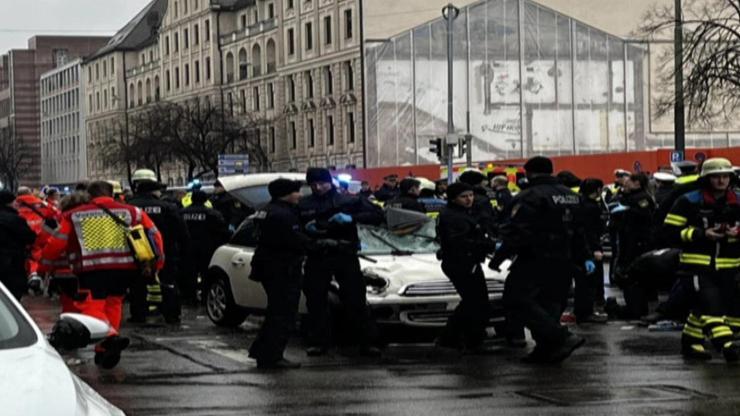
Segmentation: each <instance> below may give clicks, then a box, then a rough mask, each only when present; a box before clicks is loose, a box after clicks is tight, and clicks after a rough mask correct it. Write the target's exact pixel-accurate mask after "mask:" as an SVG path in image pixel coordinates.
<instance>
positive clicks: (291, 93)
mask: <svg viewBox="0 0 740 416" xmlns="http://www.w3.org/2000/svg"><path fill="white" fill-rule="evenodd" d="M288 101H290V102H291V103H292V102H295V80H294V79H293V76H292V75H291V76H289V77H288Z"/></svg>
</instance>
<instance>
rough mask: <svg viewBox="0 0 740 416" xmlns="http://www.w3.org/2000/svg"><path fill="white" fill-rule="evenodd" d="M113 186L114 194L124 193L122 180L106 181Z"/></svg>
mask: <svg viewBox="0 0 740 416" xmlns="http://www.w3.org/2000/svg"><path fill="white" fill-rule="evenodd" d="M106 182H108V183H109V184H111V186H112V187H113V195H117V194H122V193H123V187H122V186H121V182H118V181H106Z"/></svg>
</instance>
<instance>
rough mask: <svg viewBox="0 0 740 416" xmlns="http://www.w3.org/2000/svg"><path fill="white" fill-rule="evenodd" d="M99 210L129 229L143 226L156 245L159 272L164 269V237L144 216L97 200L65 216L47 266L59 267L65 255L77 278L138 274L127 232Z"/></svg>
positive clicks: (47, 249)
mask: <svg viewBox="0 0 740 416" xmlns="http://www.w3.org/2000/svg"><path fill="white" fill-rule="evenodd" d="M100 206H103V207H105V208H107V209H108V210H109V211H111V212H112V213H113V214H115V215H117V216H119V217H121V218H122V219H123V220H124V221H125V222H126V223H127V224H129V225H132V226H133V225H139V224H141V225H142V226H143V227H144V229H145V230H146V232H147V236H148V237H149V240H150V241H151V242H152V243H153V245H154V247H153V248H154V250H155V253H156V255H157V264H156V268H157V270H161V269H162V267H163V266H164V243H163V241H162V235H161V234H160V233H159V230H157V227H155V225H154V223H153V222H152V220H151V219H150V218H149V216H147V215H146V213H145V212H143V211H142V210H140V209H139V208H137V207H134V206H131V205H127V204H122V203H120V202H117V201H115V200H114V199H113V198H109V197H98V198H94V199H93V200H92V201H90V203H87V204H84V205H80V206H78V207H76V208H74V209H72V210H69V211H66V212H65V213H64V214H62V221H61V225H60V228H59V229H58V230H57V231H56V232H54V233H53V234H52V236H51V238H50V240H49V242H48V244H47V245H46V247H45V248H44V251H43V259H44V260H43V261H44V263H45V264H53V263H57V266H58V261H59V259H60V258H61V257H62V256H63V255H64V253H65V252H66V254H67V259H68V262H69V264H70V265H71V267H72V270H73V271H74V272H75V273H76V274H80V273H86V272H93V271H100V270H136V269H137V268H138V265H137V263H136V261H135V260H134V257H133V255H132V253H131V249H130V248H129V245H128V242H127V240H126V233H125V230H124V228H123V227H122V226H121V225H119V224H118V223H117V222H116V221H115V220H113V218H111V217H110V216H109V215H108V214H107V213H106V212H105V211H103V210H102V209H101V208H100Z"/></svg>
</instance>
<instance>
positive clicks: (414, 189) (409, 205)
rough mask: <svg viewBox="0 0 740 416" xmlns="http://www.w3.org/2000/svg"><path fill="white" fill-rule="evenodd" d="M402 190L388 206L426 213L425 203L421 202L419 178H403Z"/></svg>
mask: <svg viewBox="0 0 740 416" xmlns="http://www.w3.org/2000/svg"><path fill="white" fill-rule="evenodd" d="M400 190H401V193H400V194H399V196H398V197H396V198H394V199H391V200H390V201H388V203H387V204H386V206H387V207H392V208H401V209H407V210H410V211H416V212H421V213H426V208H424V204H422V203H421V202H419V194H420V193H421V182H420V181H419V180H417V179H414V178H406V179H404V180H402V181H401V185H400Z"/></svg>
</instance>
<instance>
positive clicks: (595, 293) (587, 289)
mask: <svg viewBox="0 0 740 416" xmlns="http://www.w3.org/2000/svg"><path fill="white" fill-rule="evenodd" d="M595 264H596V271H595V272H594V273H592V274H586V273H584V272H583V271H576V272H575V278H574V280H575V283H576V286H575V293H574V294H573V313H574V314H575V315H576V317H581V318H585V317H587V316H589V315H592V314H593V313H594V303H595V302H596V301H597V300H599V299H600V300H601V302H604V263H603V262H600V261H597V262H595Z"/></svg>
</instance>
